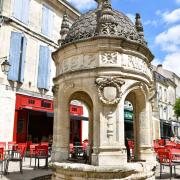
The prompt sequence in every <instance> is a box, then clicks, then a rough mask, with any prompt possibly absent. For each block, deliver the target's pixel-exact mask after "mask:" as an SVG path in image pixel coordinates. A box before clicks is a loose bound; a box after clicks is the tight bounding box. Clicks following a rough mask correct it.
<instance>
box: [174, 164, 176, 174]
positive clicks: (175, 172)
mask: <svg viewBox="0 0 180 180" xmlns="http://www.w3.org/2000/svg"><path fill="white" fill-rule="evenodd" d="M174 175H175V176H176V166H174Z"/></svg>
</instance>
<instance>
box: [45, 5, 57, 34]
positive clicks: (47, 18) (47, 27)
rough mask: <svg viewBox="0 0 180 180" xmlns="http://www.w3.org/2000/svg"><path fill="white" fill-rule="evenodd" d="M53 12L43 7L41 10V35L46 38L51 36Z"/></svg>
mask: <svg viewBox="0 0 180 180" xmlns="http://www.w3.org/2000/svg"><path fill="white" fill-rule="evenodd" d="M53 18H54V15H53V11H51V10H50V9H49V8H48V7H46V6H43V9H42V33H43V34H44V35H46V36H49V37H51V36H52V29H53Z"/></svg>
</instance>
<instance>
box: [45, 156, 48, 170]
mask: <svg viewBox="0 0 180 180" xmlns="http://www.w3.org/2000/svg"><path fill="white" fill-rule="evenodd" d="M45 166H46V168H48V157H47V158H46V165H45Z"/></svg>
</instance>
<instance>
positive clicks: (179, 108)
mask: <svg viewBox="0 0 180 180" xmlns="http://www.w3.org/2000/svg"><path fill="white" fill-rule="evenodd" d="M174 113H175V115H176V116H177V118H178V117H180V98H178V99H176V102H175V105H174Z"/></svg>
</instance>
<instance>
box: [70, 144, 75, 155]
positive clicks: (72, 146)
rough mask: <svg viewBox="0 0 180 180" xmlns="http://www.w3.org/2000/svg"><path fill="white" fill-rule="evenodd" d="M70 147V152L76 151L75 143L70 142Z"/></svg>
mask: <svg viewBox="0 0 180 180" xmlns="http://www.w3.org/2000/svg"><path fill="white" fill-rule="evenodd" d="M69 149H70V150H69V151H70V153H73V152H74V145H73V144H72V143H70V144H69Z"/></svg>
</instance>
